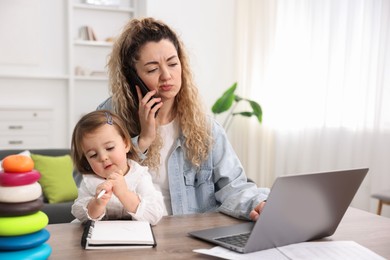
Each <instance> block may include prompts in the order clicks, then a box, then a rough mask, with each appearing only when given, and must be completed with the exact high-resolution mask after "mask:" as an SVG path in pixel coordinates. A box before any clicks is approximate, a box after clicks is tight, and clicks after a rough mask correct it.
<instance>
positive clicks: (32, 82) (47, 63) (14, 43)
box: [0, 0, 236, 148]
mask: <svg viewBox="0 0 390 260" xmlns="http://www.w3.org/2000/svg"><path fill="white" fill-rule="evenodd" d="M140 7H141V10H143V14H144V15H145V16H153V17H155V18H157V19H161V20H163V21H164V22H166V23H167V24H169V25H170V26H171V27H172V28H173V29H175V31H176V32H177V33H178V34H179V35H180V37H181V39H182V40H183V42H184V44H185V45H186V48H187V51H188V54H189V57H190V62H191V64H192V68H193V73H194V78H195V81H196V82H197V84H198V86H199V90H200V94H201V96H202V98H203V100H204V102H205V105H206V109H208V111H210V113H211V110H210V108H211V106H212V104H213V103H214V102H215V100H216V99H217V98H218V97H219V96H220V95H221V94H222V92H223V91H224V90H225V89H227V88H228V87H229V86H230V85H231V84H232V83H233V82H234V81H235V80H236V75H235V61H234V58H235V55H234V53H235V50H234V49H235V18H234V17H235V15H234V13H235V0H214V1H206V0H199V1H189V0H164V1H160V0H148V1H145V0H141V2H140ZM0 22H1V23H0V33H1V35H2V42H1V44H0V91H1V93H2V95H1V96H0V106H1V107H18V106H22V107H45V108H50V109H52V110H53V111H54V119H53V120H54V126H53V128H54V131H55V133H56V138H55V140H56V141H55V142H53V143H52V144H51V145H52V147H53V148H57V147H69V140H68V139H69V133H68V132H67V131H70V130H68V129H69V128H70V126H69V125H68V122H69V121H68V120H67V118H68V114H67V113H68V111H72V110H69V107H68V106H69V104H68V96H67V95H68V94H69V93H68V90H67V77H68V75H69V71H68V70H69V68H68V43H67V41H68V40H69V39H68V35H67V32H68V31H67V30H68V28H67V2H66V1H63V0H30V1H27V2H26V1H24V0H14V1H0ZM13 57H14V58H13ZM12 75H19V76H20V75H22V76H25V77H26V78H25V79H19V78H18V77H14V76H12ZM53 76H54V78H53V79H47V78H46V77H49V78H50V77H53ZM100 96H101V95H100ZM100 96H99V92H97V91H91V92H90V93H88V95H81V96H79V97H76V98H75V100H76V101H77V102H78V104H80V103H83V104H84V103H85V105H88V106H89V107H93V108H94V107H96V105H97V104H98V103H100V102H97V100H98V99H100V98H99V97H100Z"/></svg>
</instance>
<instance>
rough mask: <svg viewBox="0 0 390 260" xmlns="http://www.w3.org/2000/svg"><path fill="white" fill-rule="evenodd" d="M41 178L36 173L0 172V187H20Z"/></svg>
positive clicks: (33, 171)
mask: <svg viewBox="0 0 390 260" xmlns="http://www.w3.org/2000/svg"><path fill="white" fill-rule="evenodd" d="M39 178H41V174H40V173H39V172H38V171H35V170H32V171H29V172H23V173H8V172H0V186H21V185H28V184H31V183H34V182H37V181H38V180H39Z"/></svg>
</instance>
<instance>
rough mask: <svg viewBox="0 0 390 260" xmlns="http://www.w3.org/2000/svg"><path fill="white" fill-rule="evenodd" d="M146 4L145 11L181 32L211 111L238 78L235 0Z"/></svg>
mask: <svg viewBox="0 0 390 260" xmlns="http://www.w3.org/2000/svg"><path fill="white" fill-rule="evenodd" d="M145 8H146V13H145V15H147V16H153V17H155V18H157V19H161V20H163V21H164V22H166V23H167V24H168V25H170V26H171V27H172V28H173V29H175V30H176V32H177V33H178V34H179V35H180V37H181V39H182V40H183V42H184V44H185V45H186V47H187V51H188V54H189V56H190V59H191V64H192V66H193V67H192V68H193V72H194V77H195V80H196V82H197V84H198V86H199V90H200V93H201V95H202V97H203V100H204V101H205V104H206V106H207V108H208V109H209V111H210V109H211V106H212V104H213V103H214V102H215V100H216V99H217V98H218V97H219V96H220V95H221V94H222V92H223V91H224V90H225V89H227V88H228V87H230V86H231V84H232V83H233V82H234V81H236V80H237V77H236V73H235V60H234V59H235V0H213V1H208V0H197V1H190V0H164V1H161V0H148V1H147V4H146V7H145ZM210 113H211V112H210Z"/></svg>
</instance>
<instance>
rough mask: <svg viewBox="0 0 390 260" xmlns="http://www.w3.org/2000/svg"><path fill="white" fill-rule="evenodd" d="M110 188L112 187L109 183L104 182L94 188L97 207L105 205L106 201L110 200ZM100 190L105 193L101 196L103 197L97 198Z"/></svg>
mask: <svg viewBox="0 0 390 260" xmlns="http://www.w3.org/2000/svg"><path fill="white" fill-rule="evenodd" d="M112 186H113V185H112V183H111V182H110V181H105V182H103V183H101V184H99V185H98V186H97V187H96V194H95V199H96V203H97V204H98V205H104V206H105V205H107V203H108V201H109V200H110V199H111V196H112V188H113V187H112ZM102 190H104V191H105V193H104V194H103V196H101V197H100V198H98V195H99V193H100V192H101V191H102Z"/></svg>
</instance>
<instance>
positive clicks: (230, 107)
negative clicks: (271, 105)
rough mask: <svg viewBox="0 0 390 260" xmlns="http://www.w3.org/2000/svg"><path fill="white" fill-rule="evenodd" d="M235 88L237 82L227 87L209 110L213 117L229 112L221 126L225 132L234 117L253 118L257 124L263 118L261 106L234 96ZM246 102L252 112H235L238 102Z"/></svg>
mask: <svg viewBox="0 0 390 260" xmlns="http://www.w3.org/2000/svg"><path fill="white" fill-rule="evenodd" d="M236 88H237V82H235V83H234V84H233V85H232V86H231V87H229V88H228V89H227V90H226V91H225V92H224V93H223V95H222V96H221V97H220V98H218V99H217V101H216V102H215V103H214V105H213V106H212V108H211V111H212V112H213V114H214V116H215V115H217V114H221V113H224V112H226V111H229V114H228V115H227V117H226V118H225V121H224V122H223V124H222V126H223V127H224V128H225V130H226V131H227V130H228V129H229V127H230V125H231V123H232V121H233V118H234V116H237V115H241V116H245V117H251V116H255V117H256V118H257V120H258V121H259V123H261V122H262V117H263V111H262V109H261V106H260V105H259V104H258V103H257V102H256V101H253V100H250V99H247V98H242V97H240V96H238V95H236V94H235V93H234V92H235V91H236ZM241 101H246V102H248V103H249V105H250V106H251V108H252V111H241V112H236V111H235V110H236V108H237V105H238V103H239V102H241Z"/></svg>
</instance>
